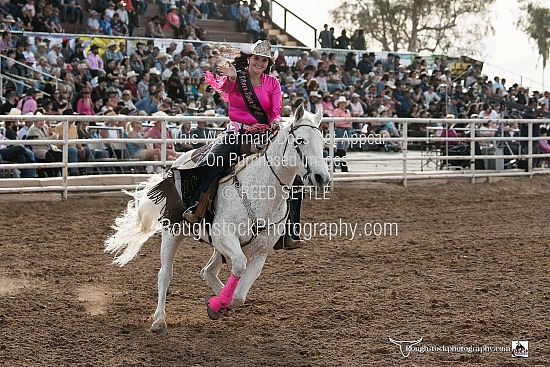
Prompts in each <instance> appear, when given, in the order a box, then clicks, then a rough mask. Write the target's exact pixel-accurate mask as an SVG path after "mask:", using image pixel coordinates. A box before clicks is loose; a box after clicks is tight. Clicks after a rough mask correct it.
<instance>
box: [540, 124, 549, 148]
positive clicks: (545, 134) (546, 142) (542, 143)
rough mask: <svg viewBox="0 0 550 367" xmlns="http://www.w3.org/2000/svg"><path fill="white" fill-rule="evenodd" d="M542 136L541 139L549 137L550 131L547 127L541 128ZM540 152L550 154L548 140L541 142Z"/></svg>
mask: <svg viewBox="0 0 550 367" xmlns="http://www.w3.org/2000/svg"><path fill="white" fill-rule="evenodd" d="M540 136H541V137H545V138H546V137H548V130H547V129H546V128H545V127H541V128H540ZM539 152H540V153H544V154H548V153H550V143H548V139H544V140H539Z"/></svg>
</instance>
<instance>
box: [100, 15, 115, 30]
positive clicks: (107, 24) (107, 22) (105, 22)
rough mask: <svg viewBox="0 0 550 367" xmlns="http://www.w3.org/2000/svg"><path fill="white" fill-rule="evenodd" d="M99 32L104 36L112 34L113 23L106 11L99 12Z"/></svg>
mask: <svg viewBox="0 0 550 367" xmlns="http://www.w3.org/2000/svg"><path fill="white" fill-rule="evenodd" d="M99 34H103V35H105V36H110V35H112V34H113V25H112V23H111V18H109V15H108V13H107V11H105V12H104V13H103V14H101V19H100V20H99Z"/></svg>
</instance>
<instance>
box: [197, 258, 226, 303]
mask: <svg viewBox="0 0 550 367" xmlns="http://www.w3.org/2000/svg"><path fill="white" fill-rule="evenodd" d="M222 265H223V264H222V254H221V253H220V252H219V251H218V250H216V249H214V253H213V254H212V257H210V260H209V261H208V264H206V266H205V267H204V268H202V270H201V277H202V279H204V280H205V281H206V284H207V285H208V286H209V287H210V288H211V289H212V291H214V294H215V295H219V294H220V291H221V290H222V288H223V283H222V282H221V280H220V278H218V273H219V272H220V269H221V268H222Z"/></svg>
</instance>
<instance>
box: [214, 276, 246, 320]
mask: <svg viewBox="0 0 550 367" xmlns="http://www.w3.org/2000/svg"><path fill="white" fill-rule="evenodd" d="M240 279H241V278H237V277H236V276H234V275H233V274H231V275H229V279H227V283H225V286H224V287H223V288H222V290H221V292H220V295H219V296H212V297H210V298H209V299H208V305H207V307H208V308H209V309H211V310H212V311H214V312H215V313H217V314H223V313H224V312H225V311H226V310H227V306H229V304H230V303H231V301H232V300H233V295H234V294H235V290H236V289H237V285H238V284H239V280H240ZM209 316H210V318H212V315H210V313H209ZM218 318H219V316H218Z"/></svg>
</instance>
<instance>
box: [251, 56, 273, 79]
mask: <svg viewBox="0 0 550 367" xmlns="http://www.w3.org/2000/svg"><path fill="white" fill-rule="evenodd" d="M248 60H249V64H248V69H249V71H251V72H255V73H258V74H261V73H263V72H264V70H265V69H266V68H267V65H268V63H269V59H268V58H267V57H264V56H259V55H252V56H250V58H249V59H248Z"/></svg>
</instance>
